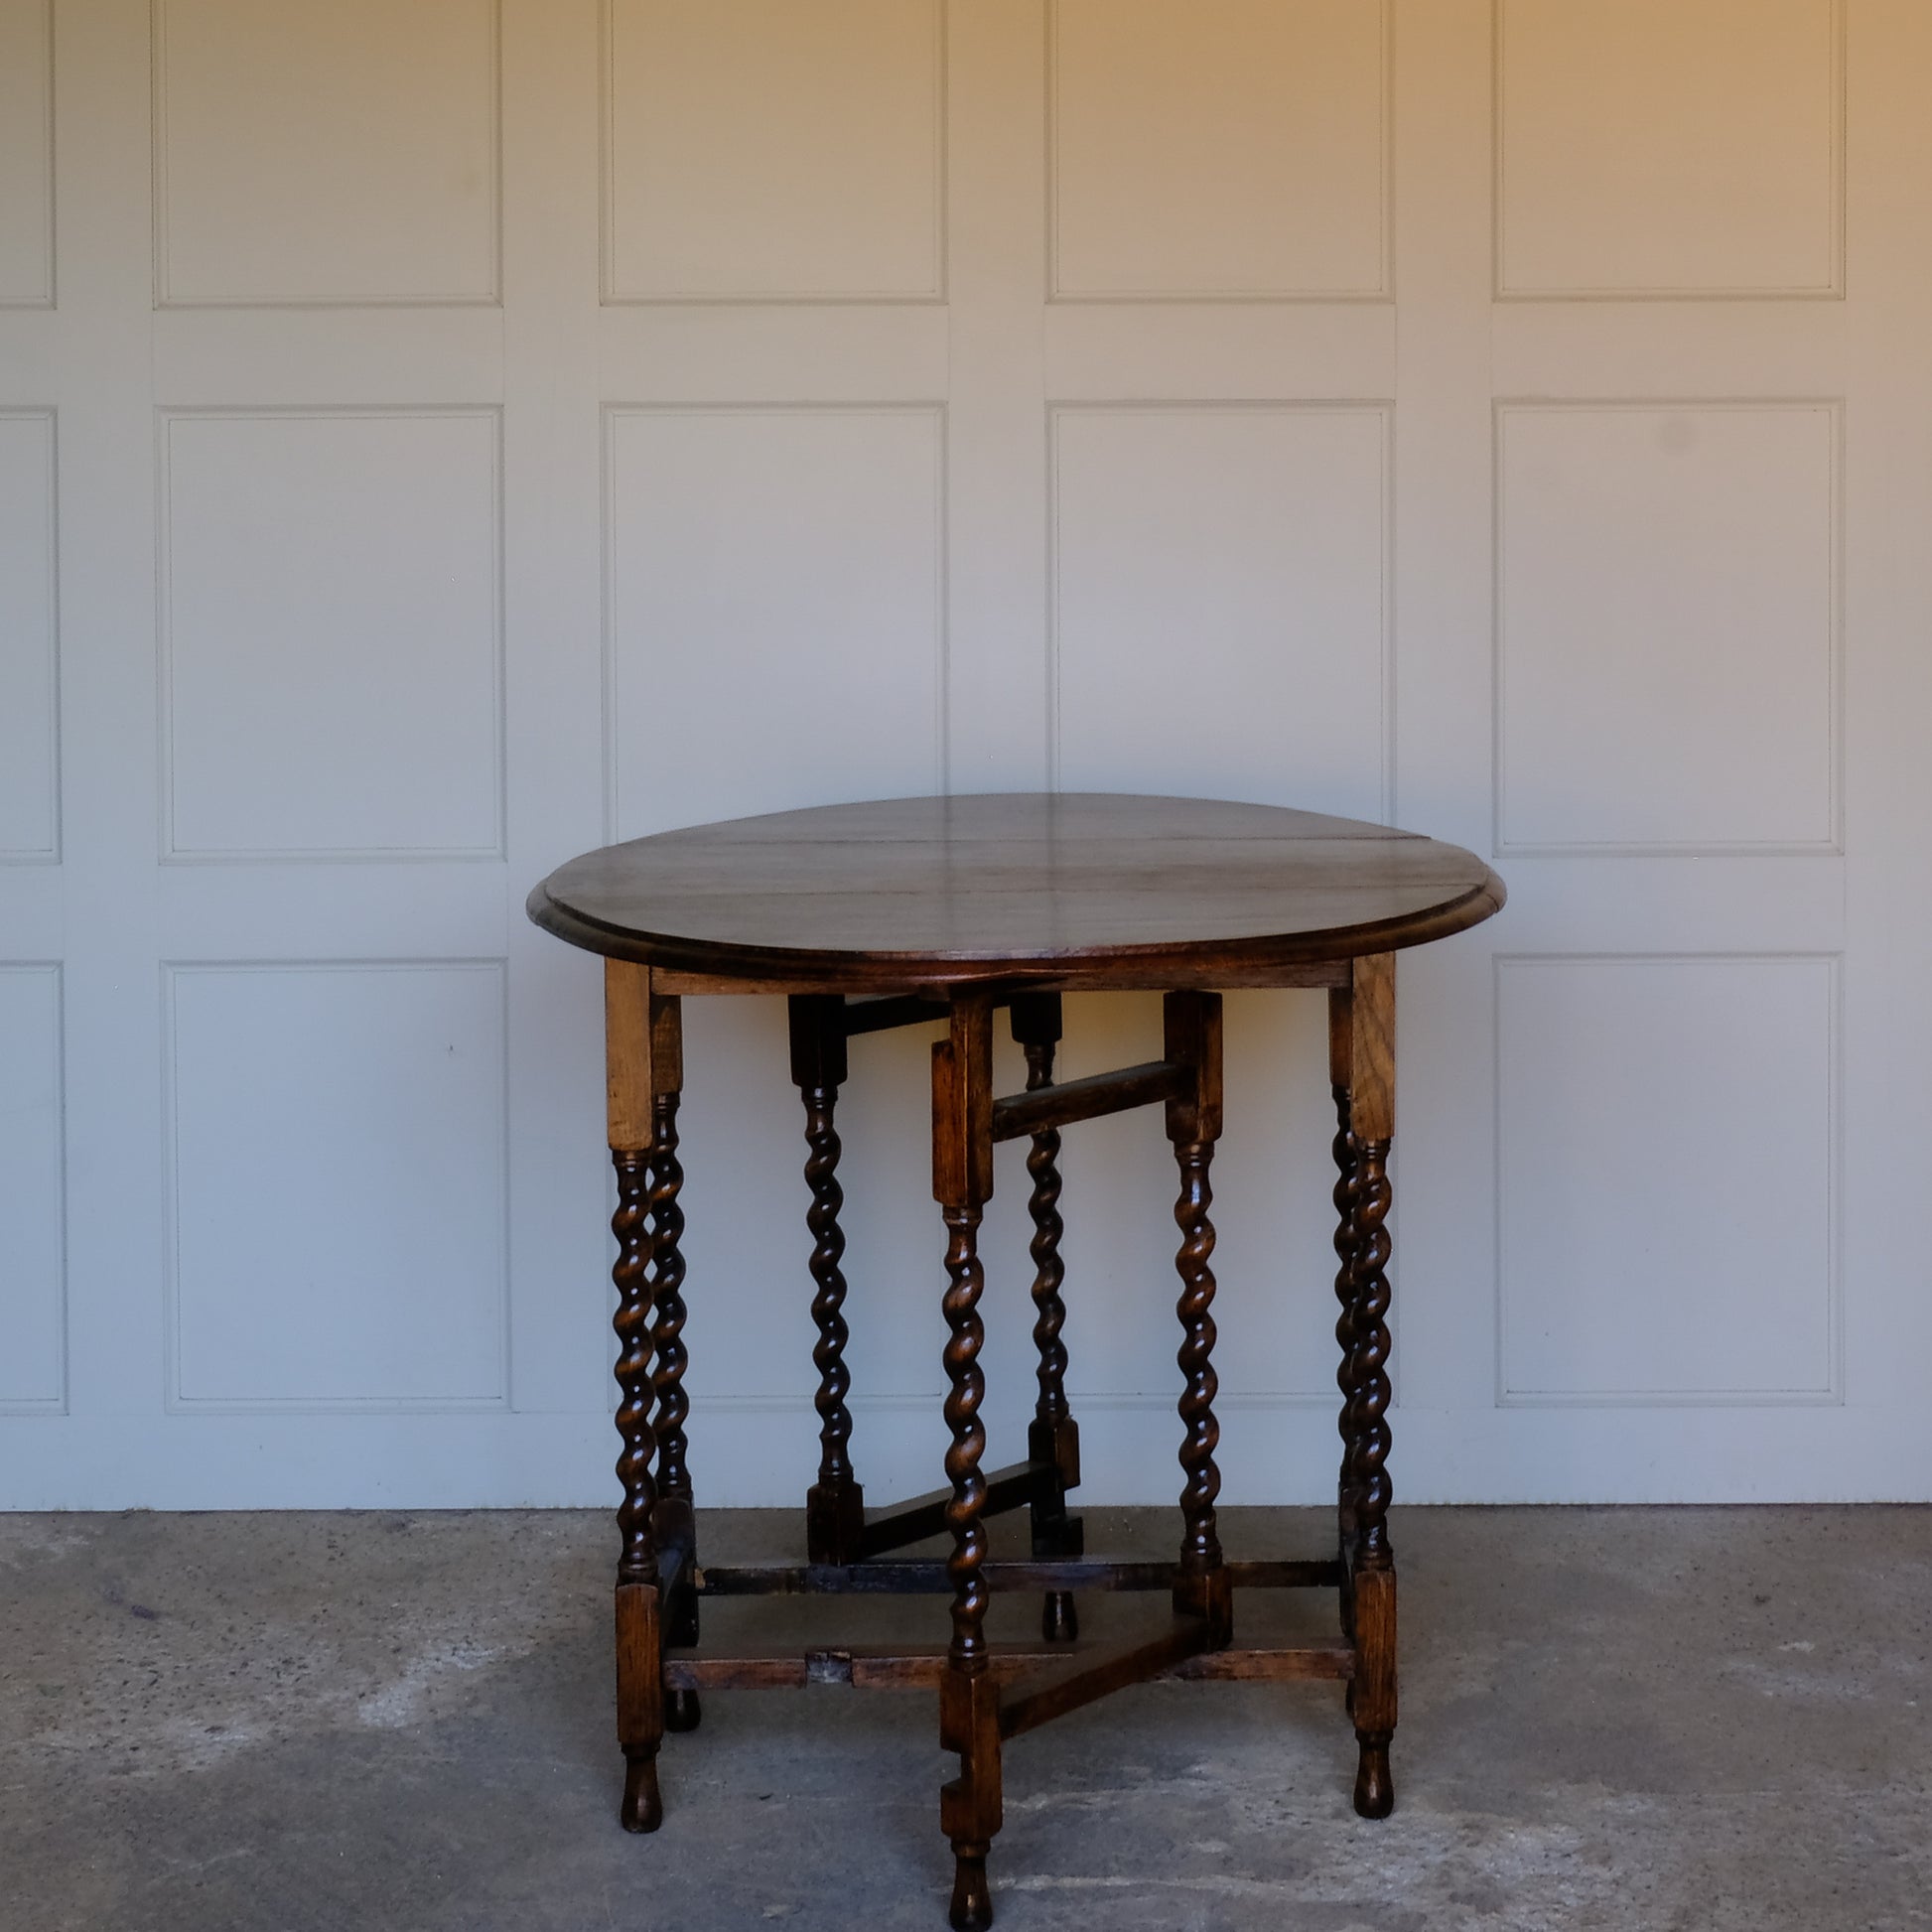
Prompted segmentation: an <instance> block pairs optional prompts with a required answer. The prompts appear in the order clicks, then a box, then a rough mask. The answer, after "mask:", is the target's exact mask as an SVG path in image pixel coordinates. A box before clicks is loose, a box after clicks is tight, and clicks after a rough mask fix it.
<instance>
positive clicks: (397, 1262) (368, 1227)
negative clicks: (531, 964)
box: [161, 959, 511, 1415]
mask: <svg viewBox="0 0 1932 1932" xmlns="http://www.w3.org/2000/svg"><path fill="white" fill-rule="evenodd" d="M432 976H433V977H436V978H440V979H442V980H443V981H445V982H446V985H445V986H444V987H443V988H442V989H440V990H439V991H438V992H436V993H435V994H433V995H432V994H429V993H427V992H423V993H421V995H420V997H419V998H418V999H417V1001H416V1003H415V1005H414V1007H413V1008H412V1007H411V1006H410V1004H409V994H410V992H411V991H412V990H413V989H411V988H409V987H408V986H407V985H406V984H405V982H407V981H409V980H418V981H420V980H422V979H425V978H428V977H432ZM303 980H308V981H309V982H311V985H310V987H309V988H308V989H307V990H308V992H309V993H310V994H311V995H312V996H313V997H312V999H311V1003H310V1010H309V1011H308V1012H307V1013H305V1012H304V1011H303V1007H302V1001H301V996H302V993H303V990H304V989H303V988H302V987H301V986H300V984H299V982H301V981H303ZM215 981H220V982H224V983H225V984H223V985H221V986H219V987H218V988H217V987H212V986H211V985H210V983H211V982H215ZM332 982H333V983H334V984H332ZM350 982H359V983H360V984H359V987H358V988H357V991H359V993H360V995H361V996H362V1008H361V1010H360V1011H359V1012H352V1011H350V1010H349V1008H350V1006H351V1005H352V1003H353V1001H354V999H355V993H353V992H346V991H345V989H347V988H348V986H349V983H350ZM466 982H468V984H466ZM200 988H207V989H208V991H207V999H208V1000H209V1001H214V1000H217V999H218V1002H219V1009H218V1012H210V1013H207V1014H204V1013H201V1012H196V1011H186V1012H185V1007H186V1008H190V1009H192V1008H193V1007H194V1006H195V1005H196V997H197V989H200ZM185 990H186V991H185ZM332 994H333V995H336V996H337V997H338V1003H339V1005H341V1007H342V1011H340V1012H338V1013H336V1014H335V1015H333V1016H330V1015H328V1014H326V1013H325V1012H324V1011H323V1009H324V1008H325V1007H326V1006H327V1004H328V1000H329V997H330V996H331V995H332ZM385 994H387V995H389V996H390V1002H391V1007H392V1011H391V1012H390V1013H388V1014H387V1015H384V1014H383V1013H381V1012H380V1010H379V1009H380V1006H381V996H383V995H385ZM161 997H162V1011H163V1031H162V1062H163V1063H162V1088H163V1096H164V1127H163V1164H164V1170H165V1174H166V1200H167V1219H168V1227H167V1243H166V1253H167V1270H166V1277H165V1283H164V1295H165V1311H166V1342H165V1347H166V1356H167V1360H166V1396H167V1403H166V1406H167V1410H168V1413H169V1414H171V1415H203V1414H221V1413H250V1412H256V1411H260V1412H275V1413H297V1414H303V1413H318V1414H320V1413H337V1412H345V1411H347V1412H374V1413H385V1414H411V1413H431V1412H436V1413H440V1412H447V1411H451V1410H479V1409H507V1408H508V1406H509V1391H510V1386H511V1384H510V1360H509V1296H510V1281H509V1211H510V1190H509V1180H510V1175H509V1055H508V962H507V961H506V960H503V959H316V960H288V959H277V960H173V961H167V962H165V963H164V964H163V966H162V968H161ZM278 1004H279V1006H280V1007H281V1009H282V1011H281V1012H279V1013H277V1012H274V1011H271V1009H273V1008H275V1007H276V1006H277V1005H278ZM357 1021H360V1022H361V1023H363V1024H364V1026H366V1027H369V1028H370V1029H371V1030H373V1029H375V1028H378V1027H379V1028H383V1029H385V1030H386V1031H384V1032H383V1034H382V1036H380V1037H367V1036H358V1035H356V1034H354V1033H347V1034H338V1035H337V1036H335V1037H334V1038H333V1039H328V1040H325V1039H324V1038H322V1037H319V1036H318V1035H317V1032H316V1031H315V1030H317V1029H321V1028H326V1027H328V1026H330V1025H332V1024H337V1025H352V1024H353V1023H355V1022H357ZM203 1024H206V1025H207V1027H209V1028H211V1029H213V1030H214V1031H215V1033H216V1035H218V1041H219V1044H220V1046H221V1048H222V1053H221V1055H220V1057H219V1059H218V1061H217V1060H214V1059H208V1058H204V1059H203V1060H202V1061H201V1063H200V1064H199V1065H198V1064H197V1063H196V1061H195V1058H194V1056H193V1053H192V1051H190V1050H185V1048H189V1049H192V1048H193V1046H194V1045H195V1044H196V1043H197V1029H198V1027H199V1026H201V1025H203ZM466 1027H467V1028H468V1030H469V1031H468V1032H467V1033H466V1032H465V1031H464V1029H465V1028H466ZM305 1028H306V1029H308V1030H309V1031H307V1032H304V1031H301V1030H303V1029H305ZM446 1033H447V1034H448V1035H450V1037H449V1038H448V1043H447V1044H444V1043H443V1036H444V1035H445V1034H446ZM278 1052H280V1053H283V1054H285V1055H287V1056H292V1057H293V1058H295V1059H303V1060H304V1063H303V1064H302V1065H300V1066H293V1067H283V1066H280V1065H278V1064H277V1063H276V1061H275V1058H274V1056H275V1055H276V1054H277V1053H278ZM358 1054H359V1055H360V1058H359V1060H358V1058H357V1055H358ZM304 1056H306V1058H305V1057H304ZM479 1056H481V1057H480V1059H479ZM473 1059H478V1060H479V1063H478V1064H477V1065H476V1066H475V1067H474V1068H473V1067H471V1066H470V1065H469V1062H470V1061H471V1060H473ZM284 1075H286V1076H287V1077H284ZM358 1083H359V1084H358ZM364 1087H366V1089H367V1091H366V1092H364V1091H362V1089H363V1088H364ZM385 1135H388V1136H392V1137H393V1136H402V1137H404V1141H405V1143H406V1144H403V1145H391V1146H389V1147H386V1148H385V1147H383V1146H379V1145H377V1144H376V1143H377V1142H379V1141H380V1140H381V1138H382V1137H383V1136H385ZM465 1137H467V1139H468V1145H459V1143H461V1142H463V1141H464V1140H465ZM358 1209H359V1210H360V1211H362V1213H363V1214H364V1215H365V1216H368V1217H374V1218H366V1219H365V1220H364V1221H363V1222H362V1223H361V1224H359V1225H356V1224H352V1223H350V1221H349V1218H348V1217H350V1216H351V1215H353V1214H354V1213H355V1212H356V1211H357V1210H358ZM439 1280H440V1281H441V1282H442V1283H443V1284H444V1285H445V1287H446V1288H447V1287H448V1286H449V1285H451V1284H454V1285H455V1286H456V1287H457V1288H458V1289H459V1290H461V1291H463V1292H464V1293H465V1294H467V1295H468V1296H470V1297H472V1298H474V1299H473V1300H450V1299H448V1298H447V1297H446V1299H445V1301H444V1303H443V1305H442V1306H440V1307H432V1306H430V1305H429V1303H428V1302H427V1301H426V1299H425V1297H426V1294H427V1292H428V1291H429V1290H430V1289H431V1288H433V1287H434V1286H435V1285H436V1284H437V1283H438V1282H439ZM412 1298H413V1300H412ZM360 1377H366V1378H368V1379H367V1380H366V1381H364V1382H363V1383H362V1385H361V1386H359V1387H358V1386H356V1385H355V1383H356V1379H357V1378H360ZM472 1377H474V1378H475V1384H476V1385H475V1386H470V1387H465V1386H462V1384H463V1383H464V1382H465V1381H466V1380H468V1379H470V1378H472ZM411 1379H413V1380H414V1381H416V1382H417V1384H418V1385H419V1386H417V1387H415V1388H413V1389H412V1388H407V1387H405V1386H403V1385H404V1384H405V1383H406V1382H407V1381H409V1380H411ZM385 1380H386V1381H387V1383H388V1384H389V1386H387V1387H384V1386H379V1385H380V1384H381V1383H382V1382H383V1381H385ZM265 1383H279V1384H280V1386H264V1384H265ZM251 1384H252V1386H251ZM304 1385H306V1386H304Z"/></svg>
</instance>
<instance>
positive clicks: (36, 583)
mask: <svg viewBox="0 0 1932 1932" xmlns="http://www.w3.org/2000/svg"><path fill="white" fill-rule="evenodd" d="M16 439H17V440H18V441H19V442H20V443H21V445H22V446H23V447H22V448H21V449H20V450H19V451H18V452H17V453H15V452H13V451H11V450H10V449H9V447H8V446H9V444H10V443H12V442H13V441H14V440H16ZM36 441H38V442H39V443H40V444H41V445H42V447H41V448H40V449H38V450H37V449H35V448H34V447H33V445H34V443H35V442H36ZM59 451H60V427H59V422H58V418H57V415H56V412H55V411H54V410H52V409H11V408H0V460H4V461H5V462H6V468H5V469H4V470H0V570H4V571H5V576H4V578H0V866H5V865H40V866H51V865H58V864H59V863H60V859H61V551H60V520H61V512H60V455H59ZM16 462H17V464H18V473H17V474H16V472H15V463H16ZM16 491H18V494H16ZM37 493H38V497H39V500H38V502H37V501H36V500H35V498H36V494H37ZM36 525H38V529H36ZM23 536H25V537H26V538H27V540H28V545H27V551H26V553H25V554H23V555H21V556H20V557H19V558H18V559H17V560H16V559H15V558H14V557H13V556H12V555H11V554H10V552H11V545H12V543H13V542H14V540H16V539H18V538H20V537H23ZM36 549H38V551H39V553H40V554H39V555H38V556H36V555H34V554H33V553H34V551H35V550H36ZM36 718H38V721H39V722H38V728H35V727H34V726H33V725H32V724H31V723H30V725H29V728H28V729H27V730H26V731H21V730H20V729H19V721H21V720H23V719H26V720H29V721H32V720H34V719H36Z"/></svg>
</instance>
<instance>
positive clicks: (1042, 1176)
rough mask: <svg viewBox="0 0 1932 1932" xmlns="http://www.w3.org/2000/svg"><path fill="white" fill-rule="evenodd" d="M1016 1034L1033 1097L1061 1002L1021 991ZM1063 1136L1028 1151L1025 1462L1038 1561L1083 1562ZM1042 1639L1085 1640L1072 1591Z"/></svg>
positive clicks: (1048, 1608)
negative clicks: (1029, 1403)
mask: <svg viewBox="0 0 1932 1932" xmlns="http://www.w3.org/2000/svg"><path fill="white" fill-rule="evenodd" d="M1011 1019H1012V1023H1013V1036H1014V1038H1015V1039H1016V1040H1017V1041H1018V1042H1019V1043H1020V1045H1021V1047H1022V1048H1023V1049H1024V1050H1025V1052H1026V1055H1027V1091H1028V1092H1029V1093H1036V1092H1037V1091H1038V1090H1039V1089H1040V1088H1041V1087H1050V1086H1051V1085H1052V1084H1053V1051H1054V1048H1055V1047H1056V1046H1057V1045H1058V1043H1059V1038H1060V996H1059V995H1058V994H1057V993H1023V994H1016V995H1015V996H1014V1000H1013V1005H1012V1009H1011ZM1059 1162H1060V1136H1059V1130H1058V1129H1057V1128H1051V1127H1049V1128H1047V1129H1046V1130H1045V1131H1044V1132H1043V1133H1038V1134H1035V1135H1034V1137H1033V1142H1032V1145H1031V1146H1030V1147H1029V1149H1028V1150H1027V1173H1028V1176H1029V1177H1030V1178H1031V1179H1032V1181H1033V1192H1032V1194H1031V1195H1030V1196H1029V1197H1028V1201H1027V1212H1028V1214H1029V1215H1030V1216H1031V1217H1032V1220H1033V1224H1034V1238H1033V1242H1032V1245H1031V1247H1030V1249H1029V1252H1030V1253H1031V1254H1032V1256H1033V1263H1034V1290H1033V1294H1034V1348H1035V1352H1036V1353H1037V1355H1038V1357H1039V1368H1038V1371H1037V1374H1038V1380H1039V1398H1038V1400H1037V1401H1036V1402H1035V1404H1034V1419H1033V1422H1032V1424H1031V1425H1030V1426H1029V1428H1028V1430H1027V1459H1028V1460H1029V1461H1030V1462H1032V1463H1034V1464H1035V1465H1036V1466H1040V1465H1043V1466H1044V1468H1045V1470H1046V1473H1044V1474H1042V1475H1041V1476H1040V1478H1039V1487H1038V1489H1037V1490H1036V1492H1035V1496H1034V1500H1033V1505H1032V1509H1031V1512H1030V1514H1031V1519H1032V1520H1031V1528H1032V1531H1033V1550H1034V1555H1035V1556H1036V1557H1077V1556H1079V1555H1080V1554H1081V1553H1082V1552H1083V1550H1084V1549H1085V1541H1084V1539H1083V1537H1082V1534H1081V1525H1080V1520H1079V1518H1078V1517H1070V1516H1068V1515H1067V1513H1066V1492H1067V1491H1068V1490H1069V1489H1076V1488H1078V1487H1079V1484H1080V1425H1079V1424H1078V1423H1076V1422H1075V1421H1074V1420H1073V1412H1072V1410H1071V1409H1070V1408H1069V1407H1068V1406H1067V1400H1066V1344H1065V1343H1064V1342H1063V1341H1062V1340H1061V1339H1060V1331H1061V1330H1062V1329H1063V1328H1064V1327H1065V1326H1066V1304H1065V1303H1064V1302H1063V1301H1061V1299H1060V1287H1061V1284H1062V1283H1063V1282H1064V1281H1065V1280H1066V1267H1065V1264H1064V1263H1063V1262H1062V1261H1061V1260H1060V1237H1061V1235H1062V1234H1063V1233H1064V1232H1065V1223H1064V1222H1063V1221H1062V1220H1061V1219H1060V1213H1059V1198H1060V1167H1059ZM1039 1627H1040V1634H1041V1635H1042V1636H1044V1637H1045V1639H1046V1641H1047V1642H1048V1643H1070V1642H1072V1640H1073V1639H1074V1638H1075V1637H1077V1636H1078V1635H1079V1634H1080V1621H1079V1613H1078V1611H1077V1610H1076V1609H1075V1608H1074V1605H1073V1592H1072V1591H1071V1590H1070V1589H1049V1590H1048V1591H1047V1592H1046V1595H1045V1600H1044V1602H1043V1603H1042V1604H1041V1607H1040V1620H1039Z"/></svg>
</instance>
